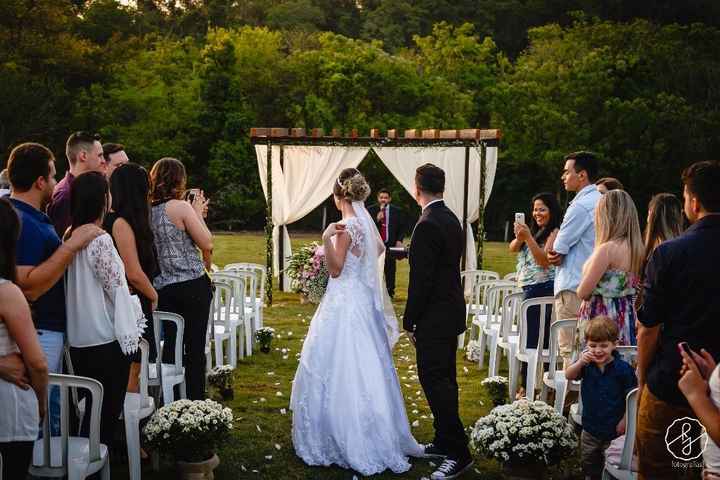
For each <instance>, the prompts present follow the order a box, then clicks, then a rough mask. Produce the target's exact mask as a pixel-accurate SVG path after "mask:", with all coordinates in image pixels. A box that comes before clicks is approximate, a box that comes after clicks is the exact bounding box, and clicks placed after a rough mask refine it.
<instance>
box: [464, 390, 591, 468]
mask: <svg viewBox="0 0 720 480" xmlns="http://www.w3.org/2000/svg"><path fill="white" fill-rule="evenodd" d="M470 439H471V444H472V446H473V447H474V448H475V449H476V450H477V451H478V452H479V453H481V454H483V455H485V456H486V457H489V458H494V459H496V460H498V461H499V462H501V463H503V464H507V465H532V464H544V465H555V464H557V463H559V462H560V461H561V460H563V459H565V458H567V457H569V456H570V455H572V453H573V451H574V450H575V448H576V446H577V436H576V435H575V432H574V430H573V428H572V426H571V425H570V424H569V423H568V421H567V420H566V419H565V417H563V416H561V415H558V413H557V412H555V409H554V408H552V407H551V406H550V405H548V404H546V403H545V402H541V401H535V402H530V401H528V400H525V399H523V400H517V401H516V402H514V403H512V404H510V405H501V406H499V407H495V408H494V409H493V410H492V411H491V412H490V413H489V414H487V415H486V416H484V417H482V418H481V419H479V420H478V421H477V423H475V426H474V427H473V429H472V432H471V435H470Z"/></svg>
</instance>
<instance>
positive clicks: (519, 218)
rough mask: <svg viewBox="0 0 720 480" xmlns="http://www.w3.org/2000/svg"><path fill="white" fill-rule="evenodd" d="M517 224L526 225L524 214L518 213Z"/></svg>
mask: <svg viewBox="0 0 720 480" xmlns="http://www.w3.org/2000/svg"><path fill="white" fill-rule="evenodd" d="M515 223H521V224H523V225H525V214H524V213H516V214H515Z"/></svg>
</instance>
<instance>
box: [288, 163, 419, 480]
mask: <svg viewBox="0 0 720 480" xmlns="http://www.w3.org/2000/svg"><path fill="white" fill-rule="evenodd" d="M333 194H334V197H335V205H336V206H337V208H338V210H340V211H341V212H342V221H341V222H340V223H337V224H331V225H330V226H329V227H328V228H327V230H325V232H324V233H323V244H324V247H325V261H326V264H327V268H328V271H329V272H330V276H331V278H330V280H329V282H328V286H327V290H326V292H325V297H324V298H323V300H322V302H321V303H320V306H319V307H318V309H317V311H316V312H315V316H314V317H313V320H312V323H311V325H310V330H309V331H308V335H307V338H306V339H305V343H304V345H303V349H302V354H301V356H300V365H299V366H298V369H297V372H296V373H295V380H294V382H293V389H292V397H291V399H290V408H291V409H292V410H293V431H292V434H293V443H294V445H295V451H296V453H297V454H298V456H300V458H302V459H303V460H304V461H305V463H307V464H309V465H324V466H328V465H332V464H335V465H339V466H341V467H343V468H350V469H353V470H355V471H357V472H359V473H361V474H362V475H373V474H376V473H380V472H383V471H384V470H386V469H390V470H392V471H393V472H395V473H402V472H405V471H407V470H409V469H410V463H409V462H408V458H407V457H408V456H421V455H422V453H423V447H422V446H421V445H419V444H418V443H417V442H416V441H415V439H414V438H413V436H412V435H411V433H410V425H409V424H408V419H407V414H406V412H405V404H404V401H403V397H402V393H401V391H400V382H399V380H398V377H397V373H396V371H395V367H394V365H393V359H392V346H393V345H394V344H395V342H396V341H397V338H398V336H399V333H398V326H397V319H396V318H395V313H394V312H393V310H392V304H390V300H389V297H388V296H387V292H386V291H385V285H384V282H383V281H382V279H381V277H380V273H379V272H380V271H381V270H380V269H379V266H378V261H379V257H380V255H381V254H382V253H383V252H384V248H385V247H384V245H383V243H382V241H381V240H380V235H379V233H378V231H377V229H376V227H375V224H374V222H373V221H372V219H371V217H370V214H369V213H368V212H367V210H366V209H365V206H364V204H363V202H364V200H365V199H366V198H367V197H368V195H369V194H370V187H369V185H368V184H367V182H366V181H365V178H364V177H363V176H362V175H361V174H360V172H359V171H358V170H356V169H354V168H348V169H345V170H343V171H342V173H341V174H340V178H339V179H338V181H337V182H336V185H335V187H334V188H333Z"/></svg>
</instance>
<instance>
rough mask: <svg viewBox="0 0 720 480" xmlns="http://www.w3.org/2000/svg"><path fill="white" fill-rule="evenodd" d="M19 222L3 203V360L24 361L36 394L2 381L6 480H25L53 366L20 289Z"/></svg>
mask: <svg viewBox="0 0 720 480" xmlns="http://www.w3.org/2000/svg"><path fill="white" fill-rule="evenodd" d="M19 236H20V219H19V218H18V216H17V213H15V209H13V207H12V205H11V204H10V202H8V201H7V200H5V199H0V356H3V357H4V356H6V355H19V356H20V357H21V358H22V361H23V363H25V367H26V368H27V373H28V378H29V384H30V386H31V387H32V390H28V389H27V387H26V388H25V389H23V388H20V387H19V386H18V385H15V384H14V383H10V382H7V381H5V380H3V379H0V405H2V408H0V454H1V455H2V460H3V467H2V471H0V474H1V475H0V476H2V478H25V477H26V476H27V471H28V466H29V465H30V460H31V458H32V451H33V445H34V443H35V439H37V436H38V425H39V424H40V419H41V418H42V417H43V416H45V405H46V402H47V385H48V366H47V361H46V359H45V354H44V353H43V350H42V347H40V341H39V340H38V336H37V332H36V330H35V326H34V325H33V321H32V316H31V315H30V307H29V306H28V303H27V301H26V300H25V296H24V295H23V293H22V291H21V290H20V288H18V286H17V285H15V284H14V283H13V282H14V281H15V246H16V244H17V241H18V237H19Z"/></svg>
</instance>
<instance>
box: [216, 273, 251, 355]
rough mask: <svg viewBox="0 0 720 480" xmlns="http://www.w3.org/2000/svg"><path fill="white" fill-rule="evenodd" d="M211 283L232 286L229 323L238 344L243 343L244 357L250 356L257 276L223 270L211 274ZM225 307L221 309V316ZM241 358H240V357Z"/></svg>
mask: <svg viewBox="0 0 720 480" xmlns="http://www.w3.org/2000/svg"><path fill="white" fill-rule="evenodd" d="M212 278H213V281H223V282H225V283H229V284H231V285H232V289H233V291H232V296H231V297H230V302H229V306H230V322H231V323H232V325H233V329H234V331H235V334H236V335H239V338H240V343H242V342H245V347H244V355H245V356H251V355H252V348H253V336H254V335H255V333H254V332H255V331H254V330H253V326H254V325H256V324H257V315H258V306H257V302H256V301H255V300H257V299H256V297H257V275H256V274H255V272H251V271H244V270H223V271H222V272H218V273H213V274H212ZM224 308H225V306H222V307H221V310H220V312H221V315H222V314H224V310H223V309H224ZM241 358H242V357H241Z"/></svg>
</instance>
